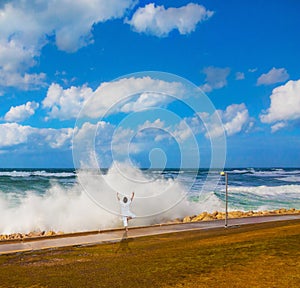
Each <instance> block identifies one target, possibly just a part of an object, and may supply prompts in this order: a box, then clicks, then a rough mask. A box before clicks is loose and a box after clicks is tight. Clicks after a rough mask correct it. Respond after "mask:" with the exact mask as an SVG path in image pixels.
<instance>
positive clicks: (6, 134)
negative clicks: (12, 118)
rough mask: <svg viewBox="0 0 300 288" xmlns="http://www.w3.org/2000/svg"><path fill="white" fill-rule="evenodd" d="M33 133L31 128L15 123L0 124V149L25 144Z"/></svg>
mask: <svg viewBox="0 0 300 288" xmlns="http://www.w3.org/2000/svg"><path fill="white" fill-rule="evenodd" d="M33 131H34V130H33V129H32V127H30V126H22V125H19V124H17V123H4V124H0V147H7V146H14V145H17V144H20V143H25V142H26V141H27V139H28V137H29V135H31V133H32V132H33Z"/></svg>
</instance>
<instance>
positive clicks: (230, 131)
mask: <svg viewBox="0 0 300 288" xmlns="http://www.w3.org/2000/svg"><path fill="white" fill-rule="evenodd" d="M218 117H219V118H220V119H221V120H222V122H223V127H222V126H220V125H217V123H218V121H217V118H218ZM202 118H203V121H204V123H205V125H206V129H207V132H206V134H205V136H206V137H207V138H210V137H211V138H217V137H220V136H222V134H223V133H224V131H225V132H226V134H227V136H232V135H234V134H237V133H239V132H241V131H242V130H243V129H247V127H248V126H249V125H252V124H251V123H250V118H249V112H248V109H247V107H246V105H245V104H244V103H242V104H232V105H229V106H228V107H227V108H226V110H225V111H222V110H217V111H216V112H215V113H214V114H213V115H202Z"/></svg>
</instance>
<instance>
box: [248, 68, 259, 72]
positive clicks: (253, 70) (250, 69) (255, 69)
mask: <svg viewBox="0 0 300 288" xmlns="http://www.w3.org/2000/svg"><path fill="white" fill-rule="evenodd" d="M256 71H257V68H249V69H248V72H250V73H254V72H256Z"/></svg>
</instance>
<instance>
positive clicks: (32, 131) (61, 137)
mask: <svg viewBox="0 0 300 288" xmlns="http://www.w3.org/2000/svg"><path fill="white" fill-rule="evenodd" d="M72 135H73V129H72V128H61V129H52V128H42V129H38V128H35V127H31V126H24V125H20V124H18V123H4V124H0V147H5V148H7V147H13V146H15V145H25V146H26V147H27V148H28V149H29V150H30V149H34V150H38V149H39V148H43V147H46V148H49V147H50V148H52V149H58V148H60V149H62V148H65V149H70V147H71V140H72Z"/></svg>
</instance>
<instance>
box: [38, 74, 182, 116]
mask: <svg viewBox="0 0 300 288" xmlns="http://www.w3.org/2000/svg"><path fill="white" fill-rule="evenodd" d="M147 90H148V91H149V92H144V91H147ZM161 91H164V92H166V91H167V92H168V93H167V94H168V95H174V96H176V97H182V98H183V97H184V95H185V94H184V92H185V90H184V87H183V85H182V84H181V83H179V82H178V83H177V82H167V81H163V80H156V79H152V78H151V77H149V76H147V77H140V78H136V77H130V78H123V79H120V80H117V81H114V82H105V83H102V84H101V85H100V86H99V87H98V88H97V89H96V90H95V91H93V90H92V89H91V88H89V87H87V86H86V85H84V86H81V87H73V86H72V87H71V88H68V89H63V88H62V87H61V86H60V85H59V84H54V83H53V84H51V85H50V87H49V89H48V92H47V96H46V98H45V99H44V100H43V107H44V108H46V109H48V110H49V112H48V115H49V118H57V119H61V120H66V119H74V118H76V117H77V116H78V113H79V111H80V110H81V109H82V108H83V110H82V115H81V116H87V117H91V118H98V117H103V116H104V115H110V114H112V113H118V112H124V113H129V112H134V111H140V110H141V109H146V108H149V107H154V106H158V105H163V104H166V103H168V102H170V101H172V99H173V98H171V97H167V96H165V95H163V94H162V93H161ZM133 96H136V97H137V98H134V97H133ZM132 97H133V98H132Z"/></svg>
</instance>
